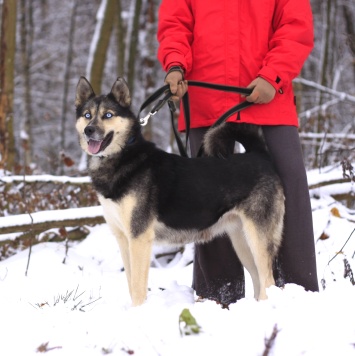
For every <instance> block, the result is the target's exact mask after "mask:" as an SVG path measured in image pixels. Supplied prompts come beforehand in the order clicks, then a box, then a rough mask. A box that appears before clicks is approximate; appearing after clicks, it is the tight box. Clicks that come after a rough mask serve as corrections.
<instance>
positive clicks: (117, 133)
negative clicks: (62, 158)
mask: <svg viewBox="0 0 355 356" xmlns="http://www.w3.org/2000/svg"><path fill="white" fill-rule="evenodd" d="M93 111H94V110H93ZM99 111H100V110H99ZM105 112H107V111H104V110H103V109H101V112H99V115H103V114H104V113H105ZM91 115H93V116H94V115H96V112H92V113H91ZM87 124H88V121H87V120H85V118H84V117H81V118H79V119H78V120H77V122H76V129H77V131H78V133H79V141H80V146H81V148H82V149H83V150H84V151H85V152H86V153H88V154H90V153H89V151H88V142H87V138H86V136H85V133H84V129H85V127H86V126H87ZM130 125H131V121H130V120H127V119H124V118H122V117H119V116H116V117H113V118H112V119H111V120H109V121H108V120H107V121H106V122H105V123H104V122H103V121H102V120H100V121H99V125H98V127H100V128H101V129H102V131H103V132H104V134H103V135H102V137H101V139H103V138H104V137H105V136H106V135H107V134H108V133H109V132H111V131H113V132H114V136H113V140H112V143H111V144H110V145H109V146H108V147H106V149H105V150H104V151H103V152H100V156H103V157H107V156H110V155H112V154H114V153H116V152H118V151H120V150H121V149H122V147H123V146H124V144H125V142H126V140H127V132H129V127H130Z"/></svg>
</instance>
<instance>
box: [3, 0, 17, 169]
mask: <svg viewBox="0 0 355 356" xmlns="http://www.w3.org/2000/svg"><path fill="white" fill-rule="evenodd" d="M16 7H17V1H13V0H3V5H2V14H1V46H0V169H7V170H9V171H11V170H12V169H13V168H14V164H15V142H14V131H13V100H14V62H15V60H14V58H15V46H16Z"/></svg>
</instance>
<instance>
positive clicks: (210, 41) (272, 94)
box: [157, 0, 318, 305]
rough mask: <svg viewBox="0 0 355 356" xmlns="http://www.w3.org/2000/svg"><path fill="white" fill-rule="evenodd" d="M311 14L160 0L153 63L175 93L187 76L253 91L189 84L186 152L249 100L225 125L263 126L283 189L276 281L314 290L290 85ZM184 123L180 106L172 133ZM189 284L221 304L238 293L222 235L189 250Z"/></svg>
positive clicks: (307, 39)
mask: <svg viewBox="0 0 355 356" xmlns="http://www.w3.org/2000/svg"><path fill="white" fill-rule="evenodd" d="M312 20H313V19H312V11H311V7H310V3H309V1H308V0H263V1H260V0H220V1H215V0H162V3H161V6H160V9H159V19H158V32H157V38H158V42H159V48H158V59H159V61H160V62H161V65H162V67H163V69H164V70H165V71H166V72H167V75H166V77H165V82H166V83H168V84H169V85H170V90H171V92H172V93H173V94H174V96H173V99H180V98H181V97H182V96H183V95H184V93H185V92H186V90H187V82H186V80H198V81H205V82H211V83H217V84H225V85H232V86H241V87H249V88H251V89H252V93H251V94H250V95H249V96H247V97H245V98H243V97H241V96H238V95H237V94H234V93H226V92H219V91H213V92H212V91H211V90H210V89H202V88H197V87H192V86H191V87H189V88H188V91H189V98H190V112H191V131H190V149H191V154H192V155H193V156H194V155H196V154H197V151H198V148H199V147H200V143H201V140H202V138H203V135H204V134H205V132H206V131H207V129H208V127H209V126H211V125H212V124H213V123H214V122H215V120H216V119H217V118H218V117H219V116H220V115H222V114H223V113H224V112H225V111H227V110H228V109H229V108H231V107H232V106H234V105H236V104H237V103H238V102H240V101H242V100H248V101H251V102H254V103H255V104H254V105H252V106H251V107H248V108H247V109H245V110H244V111H241V112H239V113H238V114H237V115H234V116H232V117H230V118H229V119H228V121H232V122H235V123H236V124H237V123H239V122H244V123H251V124H255V125H260V126H261V127H262V131H263V134H264V137H265V142H266V144H267V147H268V150H269V152H270V155H271V157H272V160H273V163H274V165H275V168H276V170H277V172H278V174H279V176H280V178H281V180H282V184H283V186H284V193H285V198H286V199H285V205H286V213H285V220H284V232H283V242H282V246H281V248H280V253H279V257H278V263H277V266H279V268H274V274H275V279H276V282H277V285H279V286H282V285H284V284H285V283H295V284H298V285H301V286H303V287H304V288H305V289H306V290H308V291H318V279H317V270H316V257H315V246H314V237H313V225H312V211H311V205H310V199H309V191H308V184H307V176H306V170H305V167H304V162H303V155H302V151H301V145H300V140H299V135H298V117H297V112H296V102H295V97H294V93H293V89H292V80H293V79H294V78H295V77H296V76H297V75H298V74H299V73H300V71H301V69H302V66H303V63H304V62H305V60H306V59H307V57H308V55H309V53H310V52H311V50H312V48H313V22H312ZM184 125H185V124H184V120H183V113H182V110H181V114H180V117H179V121H178V128H179V130H181V131H183V130H184V129H185V126H184ZM226 145H229V146H230V147H231V148H230V149H231V150H232V149H233V145H231V144H230V143H227V142H226ZM196 184H198V182H196ZM280 271H281V272H280ZM193 288H194V289H195V291H196V294H197V295H198V296H200V297H202V298H208V299H213V300H216V301H217V302H219V303H222V304H224V305H228V304H230V303H234V302H236V301H237V300H238V299H240V298H242V297H244V295H245V287H244V270H243V267H242V265H241V263H240V262H239V260H238V258H237V256H236V254H235V252H234V250H233V248H232V246H231V243H230V242H229V239H227V238H225V237H224V238H220V239H215V240H214V241H212V242H211V243H208V244H204V245H196V246H195V256H194V269H193Z"/></svg>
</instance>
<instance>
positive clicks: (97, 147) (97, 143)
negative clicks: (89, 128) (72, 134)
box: [88, 131, 113, 155]
mask: <svg viewBox="0 0 355 356" xmlns="http://www.w3.org/2000/svg"><path fill="white" fill-rule="evenodd" d="M112 138H113V131H110V132H109V133H108V134H107V135H106V136H105V138H104V139H103V140H93V139H89V141H88V151H89V152H90V153H91V154H92V155H97V154H98V153H100V152H102V151H104V150H105V148H106V147H107V146H109V145H110V143H111V142H112Z"/></svg>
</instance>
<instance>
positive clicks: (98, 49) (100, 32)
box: [86, 0, 117, 93]
mask: <svg viewBox="0 0 355 356" xmlns="http://www.w3.org/2000/svg"><path fill="white" fill-rule="evenodd" d="M116 11H117V4H116V0H102V1H101V5H100V8H99V10H98V12H97V23H96V28H95V33H94V37H93V39H92V42H91V47H90V54H89V61H88V66H87V70H86V72H87V73H86V76H87V78H88V79H89V81H90V83H91V85H92V87H93V89H94V91H95V93H100V92H101V82H102V74H103V71H104V66H105V62H106V52H107V48H108V45H109V42H110V37H111V32H112V28H113V23H114V19H115V13H116Z"/></svg>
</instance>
